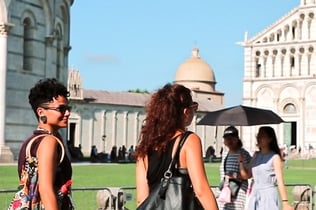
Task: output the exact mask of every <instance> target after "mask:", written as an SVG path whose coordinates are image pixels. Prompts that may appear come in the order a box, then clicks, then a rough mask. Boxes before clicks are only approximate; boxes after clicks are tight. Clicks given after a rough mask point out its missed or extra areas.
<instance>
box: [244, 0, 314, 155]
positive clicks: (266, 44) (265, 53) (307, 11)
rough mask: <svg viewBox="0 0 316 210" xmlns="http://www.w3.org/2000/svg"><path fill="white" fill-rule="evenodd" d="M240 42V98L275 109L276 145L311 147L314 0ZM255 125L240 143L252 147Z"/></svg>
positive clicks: (250, 103) (304, 0) (298, 147)
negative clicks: (281, 121) (242, 77)
mask: <svg viewBox="0 0 316 210" xmlns="http://www.w3.org/2000/svg"><path fill="white" fill-rule="evenodd" d="M242 45H243V46H244V81H243V103H244V104H245V105H250V106H255V107H261V108H267V109H271V110H273V111H275V112H276V113H278V114H279V115H280V116H281V117H282V118H283V119H284V121H286V122H285V123H281V124H280V125H273V126H274V127H275V129H276V131H277V135H278V138H279V141H280V143H281V144H286V145H287V146H292V147H293V148H294V147H295V148H296V149H301V150H302V151H304V150H306V149H307V148H308V146H309V145H312V146H314V147H315V146H316V1H315V0H301V2H300V5H299V6H298V7H296V8H294V9H293V10H291V11H290V12H288V13H287V14H285V15H284V16H283V17H281V18H280V19H279V20H278V21H276V22H275V23H273V24H272V25H270V26H269V27H267V28H266V29H264V30H263V31H262V32H260V33H258V34H257V35H255V36H254V37H253V38H251V39H248V38H247V35H246V36H245V40H244V41H243V43H242ZM257 129H258V127H256V126H255V127H248V128H246V127H244V128H243V137H242V138H243V139H244V142H245V144H246V145H245V146H247V147H248V148H251V150H254V149H255V143H256V139H255V135H256V132H257Z"/></svg>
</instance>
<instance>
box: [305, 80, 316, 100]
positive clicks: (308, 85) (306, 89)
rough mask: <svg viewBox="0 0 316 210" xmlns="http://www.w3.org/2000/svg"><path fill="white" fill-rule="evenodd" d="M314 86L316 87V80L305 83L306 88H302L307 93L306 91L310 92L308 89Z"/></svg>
mask: <svg viewBox="0 0 316 210" xmlns="http://www.w3.org/2000/svg"><path fill="white" fill-rule="evenodd" d="M314 87H316V81H315V82H314V81H313V82H308V83H305V86H304V89H303V90H302V92H303V94H304V95H305V94H306V92H308V90H310V89H311V88H314ZM315 99H316V91H315Z"/></svg>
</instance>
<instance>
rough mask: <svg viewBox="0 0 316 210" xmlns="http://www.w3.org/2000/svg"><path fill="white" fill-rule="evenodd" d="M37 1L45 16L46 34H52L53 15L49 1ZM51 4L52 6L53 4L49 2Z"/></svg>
mask: <svg viewBox="0 0 316 210" xmlns="http://www.w3.org/2000/svg"><path fill="white" fill-rule="evenodd" d="M39 2H40V3H41V5H42V8H43V11H44V16H45V17H46V18H45V29H46V34H47V35H52V33H53V31H54V28H53V27H54V24H53V20H54V19H53V17H54V16H55V15H54V14H53V8H51V7H50V4H49V2H50V1H47V0H39ZM51 5H52V6H54V4H51Z"/></svg>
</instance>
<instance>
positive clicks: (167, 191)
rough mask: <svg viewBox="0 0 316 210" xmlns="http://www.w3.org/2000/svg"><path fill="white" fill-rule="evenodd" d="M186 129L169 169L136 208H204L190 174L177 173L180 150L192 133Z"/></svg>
mask: <svg viewBox="0 0 316 210" xmlns="http://www.w3.org/2000/svg"><path fill="white" fill-rule="evenodd" d="M191 133H192V132H191V131H186V132H185V133H184V134H183V135H182V138H181V140H180V142H179V145H178V148H177V150H176V153H175V155H174V156H173V158H172V160H171V162H170V164H169V167H168V169H167V170H166V171H165V173H164V177H163V178H162V179H161V182H160V185H158V186H157V187H156V188H155V189H154V190H153V191H152V192H151V193H150V195H149V196H148V197H147V198H146V199H145V201H143V202H142V203H141V204H140V205H139V206H138V207H137V209H136V210H183V209H186V210H202V209H203V207H202V206H201V204H200V202H199V201H198V199H197V198H196V196H195V193H194V191H193V188H192V184H191V180H190V177H189V176H188V175H180V176H177V175H175V172H176V170H177V169H176V167H175V165H176V163H178V160H179V154H180V150H181V148H182V146H183V144H184V142H185V140H186V138H187V137H188V136H189V135H190V134H191Z"/></svg>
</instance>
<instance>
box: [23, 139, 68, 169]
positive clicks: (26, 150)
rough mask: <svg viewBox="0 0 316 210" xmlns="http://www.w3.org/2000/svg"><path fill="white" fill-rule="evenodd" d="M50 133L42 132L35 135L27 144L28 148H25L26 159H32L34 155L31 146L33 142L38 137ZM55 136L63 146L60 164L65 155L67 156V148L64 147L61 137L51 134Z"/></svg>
mask: <svg viewBox="0 0 316 210" xmlns="http://www.w3.org/2000/svg"><path fill="white" fill-rule="evenodd" d="M48 135H50V134H41V135H37V136H34V137H33V138H32V139H31V140H30V141H29V142H28V143H27V145H26V149H25V157H26V160H30V159H31V158H32V155H31V147H32V144H33V143H34V141H35V140H37V139H38V138H40V137H45V136H48ZM51 136H53V137H54V138H55V139H56V141H57V142H58V143H59V145H60V147H61V156H60V160H59V164H60V163H61V162H62V161H63V159H64V156H65V149H64V145H63V143H62V142H61V140H60V139H59V138H57V137H56V136H54V135H51Z"/></svg>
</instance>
